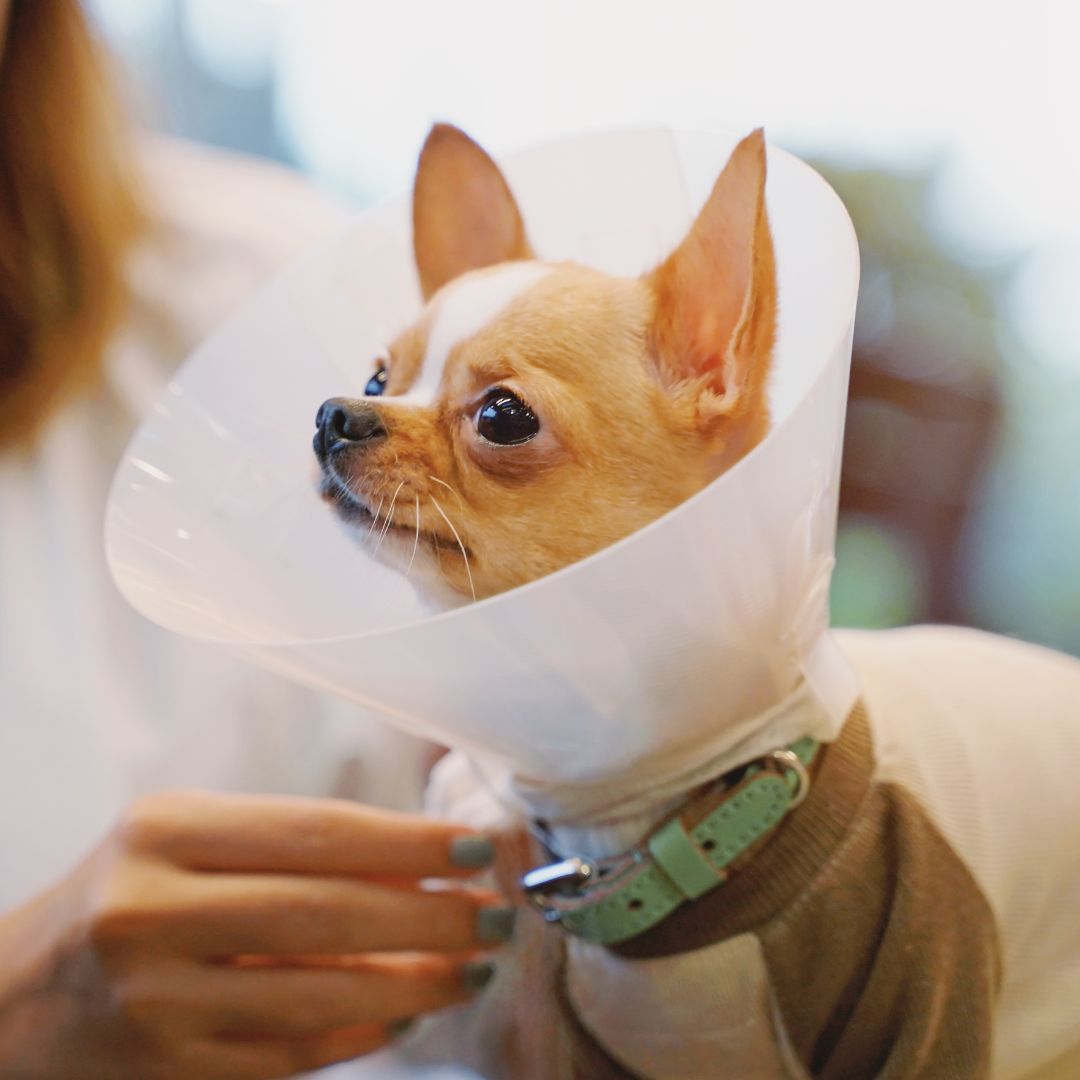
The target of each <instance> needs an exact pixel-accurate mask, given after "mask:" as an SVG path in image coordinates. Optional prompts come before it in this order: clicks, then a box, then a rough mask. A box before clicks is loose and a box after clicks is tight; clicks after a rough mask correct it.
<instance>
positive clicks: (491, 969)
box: [460, 960, 495, 994]
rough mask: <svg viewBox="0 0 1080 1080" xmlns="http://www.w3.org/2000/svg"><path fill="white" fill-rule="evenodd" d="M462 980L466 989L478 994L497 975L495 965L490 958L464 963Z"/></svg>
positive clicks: (461, 969) (461, 970)
mask: <svg viewBox="0 0 1080 1080" xmlns="http://www.w3.org/2000/svg"><path fill="white" fill-rule="evenodd" d="M460 972H461V982H462V985H463V986H464V987H465V989H466V990H471V991H472V992H473V993H476V994H478V993H479V992H480V991H481V990H483V989H484V987H485V986H487V984H488V983H489V982H491V980H492V979H493V978H494V977H495V965H494V964H493V963H492V962H491V961H490V960H477V961H474V962H472V963H469V964H462V965H461V968H460Z"/></svg>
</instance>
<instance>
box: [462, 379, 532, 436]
mask: <svg viewBox="0 0 1080 1080" xmlns="http://www.w3.org/2000/svg"><path fill="white" fill-rule="evenodd" d="M476 430H477V431H478V432H479V434H480V436H481V438H484V439H486V440H487V441H488V442H490V443H496V444H497V445H498V446H513V445H515V444H517V443H524V442H528V441H529V440H530V439H531V438H533V436H534V435H536V434H537V432H539V430H540V421H539V420H538V419H537V418H536V414H535V413H534V412H533V411H532V409H530V408H529V406H528V405H526V404H525V402H524V401H522V400H521V398H519V397H517V396H516V395H515V394H511V393H510V391H509V390H492V391H491V393H490V394H488V396H487V397H486V398H485V399H484V404H483V405H481V406H480V411H479V412H478V413H477V414H476Z"/></svg>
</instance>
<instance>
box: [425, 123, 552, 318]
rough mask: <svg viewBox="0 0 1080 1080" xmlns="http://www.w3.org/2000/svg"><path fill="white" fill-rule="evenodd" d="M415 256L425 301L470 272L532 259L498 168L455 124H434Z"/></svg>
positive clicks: (427, 148) (518, 215) (427, 145)
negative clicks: (504, 263)
mask: <svg viewBox="0 0 1080 1080" xmlns="http://www.w3.org/2000/svg"><path fill="white" fill-rule="evenodd" d="M413 253H414V254H415V256H416V269H417V271H418V273H419V275H420V288H421V291H422V292H423V294H424V299H425V300H428V299H430V298H431V296H432V295H433V294H434V293H436V292H437V291H438V290H439V289H441V288H442V287H443V286H444V285H445V284H446V283H447V282H448V281H452V280H453V279H454V278H456V277H458V275H460V274H464V273H465V272H466V271H468V270H479V269H480V268H481V267H484V266H493V265H495V264H496V263H501V262H508V261H510V260H512V259H531V258H533V252H532V249H531V248H530V247H529V241H528V240H527V239H526V237H525V225H524V223H523V222H522V220H521V213H520V211H519V210H518V206H517V203H516V202H515V201H514V196H513V194H512V193H511V191H510V185H509V184H507V182H506V179H505V177H504V176H503V174H502V173H501V172H500V171H499V167H498V166H497V165H496V164H495V162H494V161H492V160H491V158H490V157H489V156H488V154H487V152H486V151H485V150H484V149H483V147H481V146H480V145H479V144H478V143H476V142H474V141H473V140H472V139H470V138H469V136H468V135H466V134H465V132H464V131H462V130H461V129H460V128H456V127H454V126H453V125H452V124H436V125H435V126H434V127H433V128H432V129H431V131H430V132H429V134H428V137H427V139H426V140H425V142H424V147H423V149H422V150H421V151H420V161H419V163H418V164H417V166H416V182H415V183H414V185H413Z"/></svg>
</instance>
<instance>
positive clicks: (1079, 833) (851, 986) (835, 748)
mask: <svg viewBox="0 0 1080 1080" xmlns="http://www.w3.org/2000/svg"><path fill="white" fill-rule="evenodd" d="M765 168H766V160H765V146H764V141H763V138H762V134H761V132H760V131H756V132H754V133H753V134H752V135H750V136H748V137H747V138H745V139H744V140H743V141H742V142H740V143H739V144H738V146H737V147H736V148H735V150H734V151H733V153H732V155H731V157H730V160H729V161H728V163H727V165H726V166H725V168H724V170H723V172H722V173H721V175H720V177H719V179H718V180H717V182H716V185H715V187H714V188H713V190H712V193H711V194H710V196H709V198H708V199H707V201H706V203H705V205H704V207H703V209H702V210H701V212H700V213H699V215H698V217H697V218H696V220H695V221H694V222H693V225H692V226H691V228H690V230H689V232H688V234H687V235H686V237H685V239H684V240H683V241H682V243H681V244H680V245H679V246H678V247H677V248H676V249H675V251H674V252H672V253H671V255H670V256H669V257H668V258H667V259H665V260H664V261H663V262H662V263H661V264H660V265H659V266H658V267H657V268H656V269H654V270H653V271H652V272H650V273H648V274H646V275H644V276H643V277H640V278H636V279H625V278H616V277H611V276H608V275H605V274H602V273H599V272H597V271H594V270H590V269H588V268H586V267H583V266H578V265H573V264H569V263H558V264H551V263H545V262H542V261H538V260H537V259H536V258H535V257H534V254H533V252H532V250H531V248H530V245H529V242H528V239H527V237H526V231H525V227H524V224H523V221H522V218H521V214H520V213H519V211H518V208H517V205H516V203H515V201H514V198H513V195H512V194H511V192H510V189H509V187H508V185H507V183H506V181H505V180H504V178H503V176H502V174H501V173H500V172H499V170H498V168H497V167H496V165H495V164H494V162H493V161H492V160H491V159H490V158H489V157H488V155H487V154H486V153H485V152H484V151H483V150H482V149H481V148H480V147H479V146H477V145H476V144H475V143H474V142H473V141H472V140H470V139H469V138H468V137H467V136H466V135H464V134H463V133H462V132H460V131H458V130H457V129H456V128H453V127H450V126H447V125H438V126H436V127H435V128H434V129H433V130H432V132H431V134H430V135H429V137H428V139H427V142H426V143H425V145H424V148H423V151H422V153H421V156H420V161H419V166H418V171H417V176H416V184H415V189H414V204H413V210H414V247H415V256H416V264H417V268H418V271H419V277H420V283H421V288H422V292H423V296H424V299H425V301H426V306H425V307H424V309H423V311H422V313H421V315H420V317H419V318H418V319H417V321H416V322H415V323H414V324H413V325H412V326H410V327H408V328H407V329H406V330H405V331H404V332H403V333H402V334H401V335H400V336H399V337H398V338H397V339H396V340H395V341H394V342H393V343H391V344H390V346H389V347H388V348H387V350H386V352H385V353H384V354H383V355H381V356H378V357H375V358H373V363H372V370H371V377H370V381H369V382H368V384H367V391H366V396H365V397H364V398H362V399H346V398H334V399H331V400H329V401H327V402H325V403H324V404H323V406H322V408H321V409H320V410H319V414H318V418H317V432H316V435H315V441H314V446H315V452H316V455H317V457H318V460H319V463H320V466H321V475H322V492H323V494H324V496H325V497H326V498H327V499H328V500H329V501H330V502H331V503H332V504H333V506H334V507H335V508H336V510H337V512H338V514H339V515H340V516H341V518H342V519H343V520H344V521H346V522H347V523H349V524H350V525H352V526H354V527H355V528H356V532H357V535H358V537H359V538H360V541H361V542H362V543H363V544H365V545H367V546H368V547H369V548H370V549H371V550H373V551H377V552H378V557H379V558H380V559H382V560H383V561H385V562H387V563H389V564H390V565H393V566H396V567H398V568H400V569H401V570H402V571H403V572H406V573H408V574H409V575H410V577H411V579H412V580H414V581H416V582H417V584H418V586H419V587H421V588H422V589H423V591H424V592H425V593H426V594H427V595H428V596H429V597H430V598H431V599H432V601H433V602H434V603H436V604H439V605H442V606H448V605H451V604H456V603H461V602H463V601H465V600H467V599H468V598H470V597H472V598H482V597H486V596H490V595H493V594H495V593H498V592H501V591H503V590H506V589H511V588H514V587H516V586H518V585H521V584H524V583H526V582H528V581H531V580H534V579H536V578H539V577H541V576H543V575H546V574H549V573H551V572H552V571H554V570H557V569H559V568H560V567H563V566H566V565H568V564H570V563H572V562H574V561H576V560H579V559H581V558H583V557H585V556H587V555H589V554H591V553H593V552H595V551H598V550H600V549H601V548H603V547H605V546H607V545H609V544H611V543H612V542H613V541H615V540H617V539H619V538H621V537H623V536H626V535H628V534H629V533H631V532H633V531H634V530H636V529H638V528H640V527H641V526H643V525H645V524H647V523H648V522H649V521H651V520H653V519H654V518H656V517H658V516H659V515H661V514H663V513H665V512H666V511H667V510H669V509H671V508H672V507H674V506H676V505H678V504H679V503H680V502H682V501H683V500H684V499H686V498H687V497H689V496H690V495H692V494H693V493H694V492H696V491H698V490H699V489H700V488H702V487H703V486H705V485H706V484H708V483H709V482H710V481H711V480H712V479H714V478H715V477H716V476H717V475H719V474H720V473H721V472H723V471H724V470H725V469H727V468H729V467H730V466H731V465H732V464H733V463H734V462H736V461H738V460H739V458H741V457H742V456H743V455H745V454H746V453H747V452H748V451H749V450H750V449H752V448H753V446H754V445H756V443H757V442H759V441H760V440H761V439H762V438H763V437H764V436H765V434H766V433H767V430H768V422H769V417H768V407H767V402H766V386H767V381H768V376H769V368H770V360H771V354H772V350H773V343H774V336H775V326H776V308H777V297H776V275H775V266H774V259H773V245H772V239H771V236H770V231H769V222H768V215H767V209H766V205H765ZM733 527H737V523H733ZM719 557H722V553H718V558H719ZM842 643H843V645H844V647H845V650H846V651H847V653H848V655H849V657H850V659H851V661H852V664H853V666H854V668H855V670H856V672H857V674H858V677H859V680H860V684H861V690H862V700H861V703H860V705H859V706H858V707H857V708H856V709H855V711H854V712H853V714H852V715H851V717H850V718H849V720H848V723H847V724H846V726H845V728H844V730H843V732H842V734H841V736H840V738H839V739H838V740H837V741H836V742H835V743H832V744H830V745H829V746H827V747H825V748H823V750H822V751H821V752H820V753H819V755H818V757H817V759H816V760H815V761H814V764H813V783H812V786H811V788H810V793H809V796H808V797H807V798H806V800H805V802H803V804H802V805H801V806H800V807H799V809H798V810H797V811H794V812H793V813H791V814H790V815H788V817H787V818H786V819H785V820H784V822H783V824H782V825H781V826H780V827H778V828H777V829H775V830H774V831H773V832H772V833H770V834H769V835H768V836H766V837H765V838H764V839H763V840H761V841H760V842H759V843H756V844H754V845H753V846H751V847H750V848H749V849H748V850H747V851H746V853H745V857H740V859H739V860H738V862H737V863H735V864H733V869H734V870H736V871H737V872H735V873H733V874H732V875H731V877H730V879H729V880H727V881H726V882H725V883H724V884H723V886H722V887H720V888H716V889H713V890H711V891H708V892H706V893H705V894H704V895H702V896H701V897H700V898H697V899H693V900H691V901H690V902H689V903H686V904H683V905H682V906H681V907H680V908H679V909H678V910H676V911H675V912H674V913H673V914H672V915H671V916H670V917H669V918H666V919H665V920H664V921H662V922H660V923H659V924H658V925H656V926H653V927H651V928H650V929H648V930H647V931H645V932H644V933H642V934H640V935H637V936H634V937H632V938H630V939H628V940H625V941H621V942H619V943H617V944H614V945H610V946H605V945H598V944H594V943H590V942H587V941H580V940H576V939H564V937H563V935H561V934H560V933H559V932H558V930H556V929H554V928H553V927H546V926H542V925H540V921H539V920H531V921H526V922H527V925H526V926H524V927H522V930H521V933H520V934H519V936H522V937H524V938H525V939H526V943H525V944H524V945H523V946H521V947H520V948H519V956H518V963H517V967H518V974H517V975H516V976H511V977H509V978H508V979H504V978H503V976H502V975H500V981H499V982H498V983H497V984H496V986H497V987H500V986H501V987H502V991H501V993H502V999H503V1000H501V1001H495V1002H494V1003H493V1002H492V1001H488V1002H486V1003H481V1004H480V1005H479V1006H478V1007H477V1009H476V1011H474V1013H473V1014H471V1016H469V1017H467V1018H466V1019H465V1020H464V1021H462V1023H463V1024H464V1027H463V1028H462V1029H461V1030H463V1031H464V1032H465V1034H464V1035H463V1036H460V1037H459V1038H458V1040H457V1044H456V1051H455V1052H457V1054H458V1056H459V1057H461V1058H463V1059H465V1060H467V1061H468V1062H469V1063H471V1064H472V1065H473V1066H474V1067H476V1068H479V1069H480V1070H481V1071H482V1072H483V1073H484V1074H485V1075H505V1076H513V1077H516V1078H520V1077H525V1076H537V1077H544V1078H552V1077H563V1076H568V1077H582V1078H584V1077H588V1078H602V1077H605V1076H620V1077H626V1076H639V1077H645V1076H647V1077H655V1078H657V1080H660V1078H673V1080H692V1078H696V1077H703V1078H704V1077H749V1078H763V1080H764V1078H771V1077H808V1076H815V1077H826V1078H837V1080H857V1078H861V1077H871V1076H882V1077H894V1078H900V1077H921V1078H925V1077H941V1078H949V1080H953V1078H965V1077H984V1076H991V1075H993V1076H1002V1077H1013V1076H1021V1075H1024V1076H1035V1075H1039V1076H1041V1077H1045V1078H1050V1077H1060V1078H1062V1080H1065V1078H1067V1077H1077V1076H1080V1050H1078V1047H1080V1019H1078V1018H1080V918H1077V917H1076V914H1075V912H1076V911H1077V910H1078V908H1077V905H1078V904H1080V784H1077V783H1076V782H1075V780H1074V774H1075V771H1076V767H1077V765H1078V764H1080V665H1077V664H1075V663H1074V662H1073V661H1070V660H1068V659H1066V658H1064V657H1060V656H1056V655H1055V654H1052V653H1049V652H1046V651H1045V650H1039V649H1035V648H1032V647H1029V646H1024V645H1020V644H1018V643H1015V642H1006V641H1004V640H1002V639H996V638H993V637H990V636H989V635H981V634H976V633H974V632H969V631H958V630H945V629H940V628H938V629H929V628H927V629H921V630H920V629H915V630H908V631H901V632H895V633H885V634H856V633H849V634H847V635H846V636H843V637H842ZM457 779H458V780H460V776H459V777H458V778H457ZM456 782H457V781H456V780H454V779H453V777H452V778H451V782H450V783H449V786H450V787H453V785H454V783H456ZM744 782H745V776H743V775H740V776H733V777H731V778H730V784H728V781H727V780H726V779H725V781H724V784H725V785H728V786H725V788H724V790H725V791H726V790H728V787H730V789H731V790H737V789H738V785H740V784H741V783H744ZM444 786H445V785H444ZM689 796H690V793H689V792H688V793H687V797H689ZM447 801H448V800H447V798H446V797H445V794H444V798H443V802H444V805H446V804H447ZM449 801H450V802H452V801H453V797H451V798H450V799H449ZM669 810H670V806H668V805H665V806H664V807H663V808H659V809H658V810H657V813H656V819H657V820H659V819H660V817H661V816H663V814H665V813H668V812H669ZM691 816H692V815H691ZM690 824H692V822H687V823H686V825H687V827H688V828H689V825H690ZM605 854H608V855H611V856H616V855H617V854H618V852H617V851H610V852H606V853H605ZM530 860H531V861H532V862H533V863H535V862H539V861H544V860H543V858H542V856H540V855H538V854H537V853H535V852H534V853H533V854H532V855H525V854H521V855H519V856H518V859H517V861H518V863H520V864H523V865H528V864H529V863H530ZM533 923H535V924H536V925H533ZM522 971H526V972H531V973H532V974H531V975H528V974H526V975H522V974H521V972H522ZM535 980H542V981H539V982H538V981H535ZM488 997H489V998H491V997H492V995H490V994H489V995H488ZM508 998H515V999H516V1000H517V1002H518V1003H519V1004H520V1005H521V1008H519V1009H517V1010H515V1008H514V1007H513V1006H512V1005H507V1004H506V999H508ZM548 1000H550V1001H551V1002H553V1003H555V1004H556V1005H557V1006H558V1009H559V1011H558V1012H557V1014H546V1016H547V1018H546V1019H541V1018H540V1016H539V1015H538V1014H540V1013H542V1012H543V1010H542V1009H541V1005H542V1004H543V1003H544V1002H545V1001H548ZM522 1013H524V1014H530V1015H527V1016H526V1018H525V1020H524V1021H523V1022H519V1021H521V1015H522ZM492 1032H494V1033H495V1034H492ZM508 1033H509V1034H508Z"/></svg>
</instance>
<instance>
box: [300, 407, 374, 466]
mask: <svg viewBox="0 0 1080 1080" xmlns="http://www.w3.org/2000/svg"><path fill="white" fill-rule="evenodd" d="M315 426H316V428H318V430H317V431H316V432H315V453H316V454H317V455H318V456H319V459H320V460H322V458H324V457H325V456H326V455H327V454H329V453H330V451H331V450H333V449H334V448H335V447H336V446H338V445H339V444H341V443H366V442H371V441H372V440H374V439H378V438H381V437H382V436H384V435H385V434H386V428H385V427H384V426H383V422H382V420H381V419H380V417H379V413H378V410H377V409H376V408H375V406H374V405H373V404H372V403H371V402H370V401H364V400H362V399H360V398H330V399H329V400H328V401H324V402H323V403H322V405H320V406H319V412H318V414H317V415H316V417H315Z"/></svg>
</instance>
